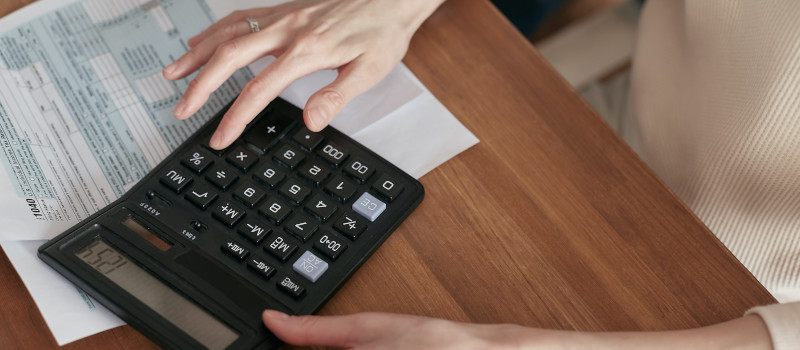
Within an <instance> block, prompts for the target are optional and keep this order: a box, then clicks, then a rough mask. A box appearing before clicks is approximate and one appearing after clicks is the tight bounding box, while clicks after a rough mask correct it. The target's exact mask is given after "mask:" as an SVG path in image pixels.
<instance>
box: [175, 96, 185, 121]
mask: <svg viewBox="0 0 800 350" xmlns="http://www.w3.org/2000/svg"><path fill="white" fill-rule="evenodd" d="M184 111H186V101H184V100H181V101H180V102H178V105H177V106H175V110H173V111H172V114H173V115H175V118H181V117H183V112H184Z"/></svg>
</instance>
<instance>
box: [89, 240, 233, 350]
mask: <svg viewBox="0 0 800 350" xmlns="http://www.w3.org/2000/svg"><path fill="white" fill-rule="evenodd" d="M75 256H77V257H78V258H79V259H80V260H81V261H83V262H84V263H86V264H87V265H89V266H91V267H92V268H93V269H95V270H96V271H97V272H99V273H101V274H102V275H103V276H105V277H106V278H108V279H109V280H111V281H112V282H114V283H115V284H116V285H117V286H119V287H120V288H122V289H124V290H125V291H127V292H128V293H130V294H131V295H132V296H133V297H135V298H136V299H138V300H139V301H141V302H142V303H144V304H145V305H147V306H148V307H150V308H151V309H152V310H153V311H155V312H156V313H158V314H159V315H161V316H162V317H164V318H165V319H167V320H169V321H170V322H172V324H174V325H175V326H176V327H178V328H180V329H181V330H183V331H184V332H186V334H188V335H189V336H191V337H192V338H194V339H195V340H197V341H198V342H199V343H201V344H203V345H204V346H206V347H208V348H210V349H224V348H226V347H227V346H228V345H230V344H231V343H233V342H234V341H235V340H236V339H237V338H238V337H239V334H237V333H236V332H234V331H233V330H231V329H230V328H228V327H227V326H226V325H224V324H223V323H221V322H219V321H218V320H217V319H216V318H214V317H213V316H211V315H210V314H208V313H207V312H206V311H205V310H203V309H201V308H200V307H198V306H197V305H195V304H194V303H193V302H191V301H189V300H187V299H186V298H184V297H182V296H181V295H180V294H178V293H176V292H175V291H174V290H172V288H170V287H168V286H166V285H165V284H163V283H161V281H159V280H158V279H156V278H155V277H153V276H152V275H150V274H149V273H147V272H146V271H145V270H144V269H142V268H141V267H139V266H137V265H136V264H135V263H134V262H133V261H132V260H131V259H129V258H127V257H126V256H125V255H123V254H122V253H120V252H118V251H117V250H116V249H114V248H112V247H111V246H110V245H108V244H107V243H106V242H105V241H103V240H102V239H100V238H98V239H96V240H94V241H92V243H90V244H89V245H87V246H86V247H85V248H83V249H81V250H79V251H78V252H76V253H75Z"/></svg>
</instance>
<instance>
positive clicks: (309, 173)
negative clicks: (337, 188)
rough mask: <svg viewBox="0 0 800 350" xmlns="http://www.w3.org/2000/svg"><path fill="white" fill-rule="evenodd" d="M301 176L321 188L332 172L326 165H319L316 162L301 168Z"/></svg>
mask: <svg viewBox="0 0 800 350" xmlns="http://www.w3.org/2000/svg"><path fill="white" fill-rule="evenodd" d="M298 172H299V173H300V176H302V177H303V178H305V179H307V180H309V181H311V182H313V183H314V185H317V186H319V184H320V183H322V181H325V179H327V178H328V175H330V173H331V171H330V170H328V168H327V167H326V166H324V165H321V164H317V163H316V162H309V163H306V164H305V165H303V166H302V167H300V170H298Z"/></svg>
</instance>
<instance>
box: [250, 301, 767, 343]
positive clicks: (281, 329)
mask: <svg viewBox="0 0 800 350" xmlns="http://www.w3.org/2000/svg"><path fill="white" fill-rule="evenodd" d="M263 319H264V324H265V325H266V326H267V328H269V329H270V331H272V332H273V333H274V334H275V335H276V336H278V338H280V339H282V340H283V341H285V342H287V343H290V344H294V345H301V346H307V345H312V346H331V347H337V348H348V349H420V350H421V349H459V350H461V349H466V350H469V349H508V348H512V349H614V350H620V349H621V350H624V349H771V347H772V345H771V340H770V337H769V333H768V331H767V328H766V326H765V324H764V322H763V321H762V320H761V318H760V317H759V316H757V315H748V316H745V317H742V318H738V319H735V320H731V321H728V322H723V323H719V324H716V325H712V326H708V327H702V328H694V329H686V330H677V331H662V332H575V331H560V330H547V329H537V328H527V327H522V326H517V325H510V324H498V325H482V324H470V323H459V322H452V321H447V320H441V319H435V318H427V317H419V316H409V315H398V314H387V313H360V314H353V315H345V316H288V315H286V314H284V313H281V312H278V311H273V310H267V311H264V314H263Z"/></svg>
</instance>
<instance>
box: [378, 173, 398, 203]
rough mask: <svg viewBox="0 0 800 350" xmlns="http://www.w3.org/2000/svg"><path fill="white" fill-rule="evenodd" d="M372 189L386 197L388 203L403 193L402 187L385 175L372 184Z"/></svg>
mask: <svg viewBox="0 0 800 350" xmlns="http://www.w3.org/2000/svg"><path fill="white" fill-rule="evenodd" d="M372 188H373V189H374V190H375V191H378V193H380V194H381V195H382V196H384V197H386V198H387V199H388V200H389V201H390V202H391V201H393V200H394V199H395V198H397V196H398V195H400V192H403V185H401V184H400V183H399V182H398V181H397V180H396V179H394V178H393V177H391V176H389V175H387V174H382V175H381V176H380V177H379V178H378V180H377V181H375V183H373V184H372Z"/></svg>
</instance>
